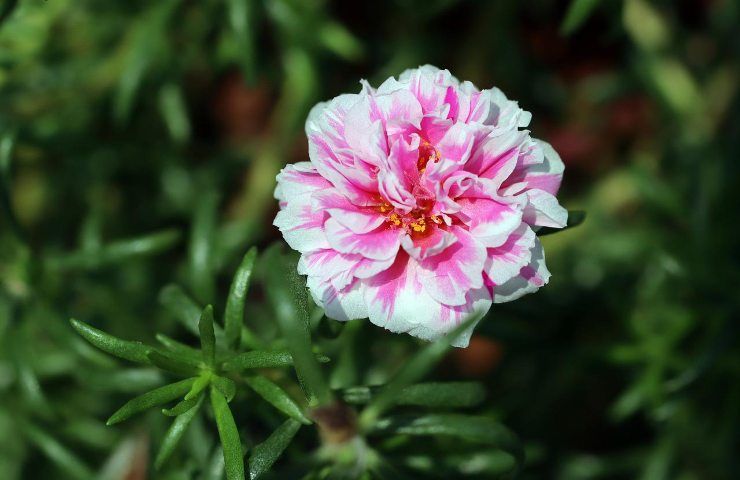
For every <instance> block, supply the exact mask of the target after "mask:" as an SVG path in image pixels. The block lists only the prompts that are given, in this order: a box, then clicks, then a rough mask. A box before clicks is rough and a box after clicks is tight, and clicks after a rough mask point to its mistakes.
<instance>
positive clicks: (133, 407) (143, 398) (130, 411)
mask: <svg viewBox="0 0 740 480" xmlns="http://www.w3.org/2000/svg"><path fill="white" fill-rule="evenodd" d="M193 383H195V379H194V378H188V379H186V380H181V381H179V382H175V383H171V384H169V385H165V386H163V387H159V388H157V389H155V390H152V391H150V392H147V393H145V394H143V395H139V396H138V397H136V398H134V399H132V400H130V401H128V402H127V403H126V404H125V405H124V406H122V407H121V408H119V409H118V411H117V412H116V413H114V414H113V415H111V417H110V418H109V419H108V421H107V422H106V424H107V425H109V426H110V425H115V424H116V423H120V422H122V421H124V420H126V419H127V418H130V417H131V416H133V415H136V414H137V413H140V412H143V411H144V410H147V409H149V408H152V407H156V406H157V405H162V404H163V403H167V402H170V401H172V400H174V399H176V398H179V397H182V396H184V395H185V394H186V393H188V392H189V391H190V388H191V387H192V386H193Z"/></svg>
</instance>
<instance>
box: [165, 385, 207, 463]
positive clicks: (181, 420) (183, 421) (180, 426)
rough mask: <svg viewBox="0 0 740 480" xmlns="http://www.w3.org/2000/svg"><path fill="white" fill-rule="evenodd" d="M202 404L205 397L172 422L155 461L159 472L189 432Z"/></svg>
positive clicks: (200, 398)
mask: <svg viewBox="0 0 740 480" xmlns="http://www.w3.org/2000/svg"><path fill="white" fill-rule="evenodd" d="M202 404H203V396H202V395H201V396H200V397H199V398H198V399H197V400H196V401H195V404H194V405H193V406H192V407H191V408H189V409H188V410H185V411H184V412H183V413H181V414H179V415H178V416H177V417H176V418H175V420H174V421H173V422H172V425H171V426H170V428H169V430H167V433H166V434H165V436H164V438H163V439H162V446H161V447H160V448H159V453H157V458H156V460H155V461H154V467H155V468H156V469H157V470H159V469H160V468H162V465H163V464H164V462H166V461H167V460H168V459H169V458H170V456H171V455H172V452H174V451H175V448H176V447H177V445H178V444H179V443H180V439H181V438H182V436H183V434H184V433H185V430H187V428H188V426H189V425H190V422H191V421H192V420H193V418H195V416H196V415H197V414H198V411H199V410H200V406H201V405H202Z"/></svg>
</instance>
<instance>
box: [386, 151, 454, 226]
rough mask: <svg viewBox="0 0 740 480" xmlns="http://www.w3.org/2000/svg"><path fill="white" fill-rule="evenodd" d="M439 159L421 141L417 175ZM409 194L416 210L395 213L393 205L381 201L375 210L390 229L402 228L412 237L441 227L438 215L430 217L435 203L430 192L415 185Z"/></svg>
mask: <svg viewBox="0 0 740 480" xmlns="http://www.w3.org/2000/svg"><path fill="white" fill-rule="evenodd" d="M439 159H440V156H439V152H438V151H437V149H436V148H434V146H433V145H432V144H431V143H429V142H427V141H426V140H422V143H421V145H420V146H419V158H418V160H417V161H416V166H417V168H418V169H419V173H424V170H426V168H427V164H428V163H429V162H432V163H436V162H438V161H439ZM411 193H412V194H413V195H414V198H415V199H416V208H415V209H414V210H412V211H411V212H409V213H398V212H396V210H395V209H394V208H393V205H391V204H390V203H388V202H386V201H385V200H382V199H381V201H380V205H378V207H377V209H378V211H379V212H380V213H382V214H383V215H385V221H386V222H387V223H389V224H390V225H391V226H392V227H398V228H403V229H404V230H405V231H406V233H408V234H409V235H412V236H423V235H424V234H427V233H429V232H430V231H431V228H430V225H431V224H433V223H436V224H437V225H441V224H442V223H443V222H442V219H441V218H440V217H439V216H438V215H430V213H431V211H432V208H433V207H434V204H435V203H436V200H435V198H434V194H433V193H432V192H430V191H429V190H428V189H426V188H424V187H422V186H421V185H419V184H418V183H417V184H416V185H414V189H413V191H412V192H411Z"/></svg>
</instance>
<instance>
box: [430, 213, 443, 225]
mask: <svg viewBox="0 0 740 480" xmlns="http://www.w3.org/2000/svg"><path fill="white" fill-rule="evenodd" d="M429 218H430V219H431V220H432V221H433V222H434V223H436V224H437V225H442V219H441V218H439V215H432V216H431V217H429Z"/></svg>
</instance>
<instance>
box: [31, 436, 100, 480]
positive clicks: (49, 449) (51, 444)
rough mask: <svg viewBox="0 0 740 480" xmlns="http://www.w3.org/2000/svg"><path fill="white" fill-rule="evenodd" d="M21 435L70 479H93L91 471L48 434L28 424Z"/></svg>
mask: <svg viewBox="0 0 740 480" xmlns="http://www.w3.org/2000/svg"><path fill="white" fill-rule="evenodd" d="M23 433H24V434H25V435H26V437H27V438H28V440H29V441H30V442H31V443H33V444H34V445H36V447H37V448H38V449H39V450H40V451H41V452H42V453H43V454H44V455H45V456H46V457H47V458H48V459H49V460H51V461H52V462H53V463H54V464H55V465H56V466H57V467H59V469H60V470H62V471H64V472H65V473H66V474H67V475H69V476H70V477H71V478H75V479H79V480H88V479H90V478H94V475H93V473H92V471H90V469H89V468H88V467H87V466H86V465H85V464H84V463H83V462H82V460H80V459H79V458H77V457H76V456H75V454H74V453H72V452H71V451H70V450H68V449H67V448H66V447H65V446H64V445H63V444H62V443H60V442H59V441H57V440H56V439H55V438H54V437H52V436H51V435H49V434H48V433H46V432H44V431H43V430H41V429H39V428H37V427H35V426H33V425H30V424H24V425H23Z"/></svg>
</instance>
